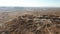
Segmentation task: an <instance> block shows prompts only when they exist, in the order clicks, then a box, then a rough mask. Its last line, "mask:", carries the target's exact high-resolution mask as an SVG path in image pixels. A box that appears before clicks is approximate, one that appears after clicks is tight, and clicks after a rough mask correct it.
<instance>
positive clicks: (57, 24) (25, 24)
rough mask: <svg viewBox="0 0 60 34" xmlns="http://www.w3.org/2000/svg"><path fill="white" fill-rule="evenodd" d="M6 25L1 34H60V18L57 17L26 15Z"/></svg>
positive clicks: (0, 31) (0, 30) (1, 28)
mask: <svg viewBox="0 0 60 34" xmlns="http://www.w3.org/2000/svg"><path fill="white" fill-rule="evenodd" d="M4 24H5V25H4ZM4 24H3V25H2V26H3V27H1V26H0V34H60V16H56V15H32V14H25V15H21V16H18V17H16V18H15V19H13V20H11V21H8V22H6V23H4Z"/></svg>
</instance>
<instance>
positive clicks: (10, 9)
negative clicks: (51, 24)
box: [0, 7, 60, 12]
mask: <svg viewBox="0 0 60 34" xmlns="http://www.w3.org/2000/svg"><path fill="white" fill-rule="evenodd" d="M46 9H50V10H55V9H58V10H60V8H58V7H0V12H1V11H2V12H3V11H17V10H46Z"/></svg>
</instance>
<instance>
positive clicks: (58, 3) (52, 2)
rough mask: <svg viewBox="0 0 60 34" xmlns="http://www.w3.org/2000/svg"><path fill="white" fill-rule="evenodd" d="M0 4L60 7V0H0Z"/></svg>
mask: <svg viewBox="0 0 60 34" xmlns="http://www.w3.org/2000/svg"><path fill="white" fill-rule="evenodd" d="M0 6H23V7H60V0H0Z"/></svg>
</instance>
